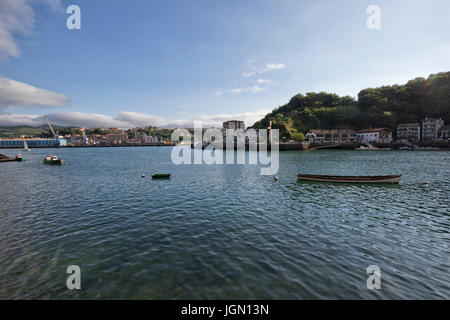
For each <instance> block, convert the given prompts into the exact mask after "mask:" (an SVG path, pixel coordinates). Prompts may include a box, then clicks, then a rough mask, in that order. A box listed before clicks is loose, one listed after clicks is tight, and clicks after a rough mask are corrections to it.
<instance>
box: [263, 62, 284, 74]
mask: <svg viewBox="0 0 450 320" xmlns="http://www.w3.org/2000/svg"><path fill="white" fill-rule="evenodd" d="M284 68H286V65H285V64H284V63H268V64H266V69H265V70H266V72H269V71H273V70H281V69H284Z"/></svg>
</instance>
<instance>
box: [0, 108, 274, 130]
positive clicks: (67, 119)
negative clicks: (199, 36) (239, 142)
mask: <svg viewBox="0 0 450 320" xmlns="http://www.w3.org/2000/svg"><path fill="white" fill-rule="evenodd" d="M268 112H270V110H259V111H255V112H245V113H238V114H216V115H205V114H200V115H192V116H191V117H188V118H186V119H167V118H164V117H159V116H153V115H150V114H145V113H138V112H121V113H119V114H118V115H117V116H115V117H111V116H107V115H104V114H92V113H82V112H57V113H52V114H49V115H48V118H49V119H50V121H51V122H52V123H53V124H55V125H61V126H76V127H84V128H97V127H101V128H111V127H116V128H133V127H141V126H149V125H152V126H158V127H163V128H183V127H184V128H188V127H189V128H190V127H193V125H194V120H199V121H202V122H203V126H204V127H221V126H222V122H224V121H226V120H230V119H239V120H242V121H245V124H246V125H247V126H251V125H253V124H254V123H255V122H256V121H258V120H260V119H261V118H263V117H264V116H265V115H266V114H267V113H268ZM42 124H45V119H44V117H43V116H41V115H30V114H11V113H0V125H2V126H18V125H29V126H38V125H42Z"/></svg>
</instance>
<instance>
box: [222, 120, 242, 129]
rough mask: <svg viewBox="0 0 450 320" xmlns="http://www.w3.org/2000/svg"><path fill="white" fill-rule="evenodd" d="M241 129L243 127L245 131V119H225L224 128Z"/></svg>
mask: <svg viewBox="0 0 450 320" xmlns="http://www.w3.org/2000/svg"><path fill="white" fill-rule="evenodd" d="M227 129H230V130H240V129H242V130H243V131H245V123H244V121H239V120H229V121H225V122H224V123H223V130H227Z"/></svg>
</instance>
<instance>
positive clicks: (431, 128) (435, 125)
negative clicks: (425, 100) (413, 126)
mask: <svg viewBox="0 0 450 320" xmlns="http://www.w3.org/2000/svg"><path fill="white" fill-rule="evenodd" d="M443 126H444V120H442V119H434V118H425V119H423V120H422V140H437V139H438V136H439V129H441V128H442V127H443Z"/></svg>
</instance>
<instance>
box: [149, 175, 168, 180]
mask: <svg viewBox="0 0 450 320" xmlns="http://www.w3.org/2000/svg"><path fill="white" fill-rule="evenodd" d="M170 176H171V175H170V174H154V175H152V179H170Z"/></svg>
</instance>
